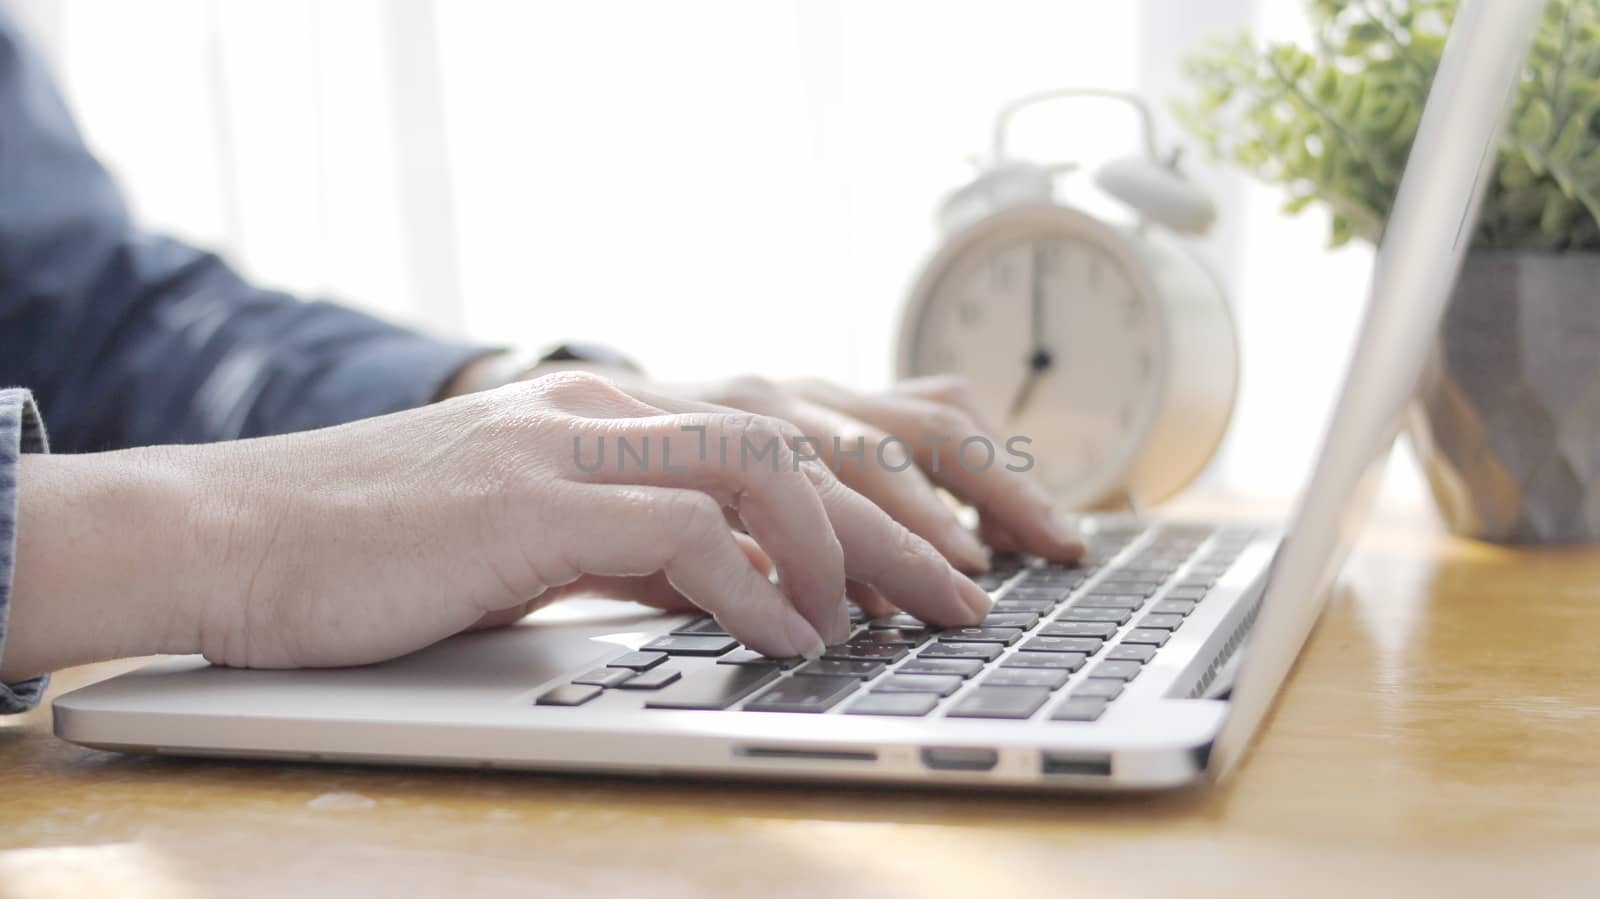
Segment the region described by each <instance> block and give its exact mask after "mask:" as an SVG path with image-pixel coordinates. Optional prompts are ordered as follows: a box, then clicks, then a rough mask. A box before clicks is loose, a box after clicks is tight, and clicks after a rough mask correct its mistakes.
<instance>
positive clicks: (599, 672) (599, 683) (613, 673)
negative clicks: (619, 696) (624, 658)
mask: <svg viewBox="0 0 1600 899" xmlns="http://www.w3.org/2000/svg"><path fill="white" fill-rule="evenodd" d="M632 677H633V672H632V671H629V670H628V669H626V668H596V669H595V670H593V671H591V672H589V673H588V674H585V675H583V676H582V677H575V678H573V679H572V682H573V683H575V684H588V685H589V686H591V687H615V686H616V685H617V684H620V683H622V682H623V681H625V680H628V679H630V678H632Z"/></svg>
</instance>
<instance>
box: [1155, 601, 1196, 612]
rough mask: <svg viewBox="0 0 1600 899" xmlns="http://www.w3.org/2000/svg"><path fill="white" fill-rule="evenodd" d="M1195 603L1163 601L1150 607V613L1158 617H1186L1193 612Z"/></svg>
mask: <svg viewBox="0 0 1600 899" xmlns="http://www.w3.org/2000/svg"><path fill="white" fill-rule="evenodd" d="M1194 606H1195V603H1194V601H1193V600H1189V599H1163V600H1161V601H1160V602H1158V603H1156V604H1155V605H1153V606H1151V607H1150V611H1151V612H1154V613H1156V614H1159V615H1187V614H1189V613H1190V612H1193V611H1194Z"/></svg>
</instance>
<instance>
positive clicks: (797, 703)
mask: <svg viewBox="0 0 1600 899" xmlns="http://www.w3.org/2000/svg"><path fill="white" fill-rule="evenodd" d="M1250 539H1251V533H1250V532H1249V531H1248V530H1244V529H1237V528H1222V529H1218V528H1212V527H1209V526H1201V525H1152V526H1143V525H1136V526H1113V527H1102V528H1101V529H1100V530H1098V531H1096V532H1095V533H1094V534H1093V535H1091V536H1090V538H1089V540H1088V545H1089V551H1088V553H1087V554H1086V555H1085V557H1084V560H1083V561H1082V562H1080V563H1077V564H1072V565H1062V564H1046V563H1043V562H1042V561H1040V560H1030V559H1025V558H1022V557H1019V556H996V557H995V559H994V561H993V565H992V567H991V570H990V571H988V572H987V573H985V574H983V575H980V576H979V577H977V578H976V581H977V582H978V584H979V586H981V587H983V588H984V589H985V590H988V591H989V593H990V595H991V596H994V597H995V600H996V601H995V605H994V608H993V609H992V610H991V611H990V613H989V616H988V617H987V618H986V619H985V620H984V621H983V623H982V624H980V625H977V626H974V627H964V628H950V629H939V628H935V627H930V626H928V625H926V624H923V623H922V622H920V621H918V620H917V619H915V618H913V617H911V616H910V615H907V614H904V613H902V614H897V615H894V616H891V617H889V618H884V619H880V620H870V621H869V620H866V618H865V616H864V615H863V614H862V613H861V610H860V609H859V608H856V607H854V606H852V607H851V620H852V622H853V624H854V629H853V632H852V634H851V636H850V638H849V639H848V640H846V641H844V642H843V643H840V644H838V645H836V646H830V647H828V648H827V650H826V651H825V652H824V654H823V656H822V658H820V659H815V660H812V661H803V660H800V659H770V658H767V657H765V656H762V655H759V654H757V653H754V652H751V651H750V650H748V649H745V648H744V647H742V646H740V645H739V643H738V641H737V640H735V639H734V638H732V637H730V636H729V635H728V634H727V633H726V632H725V631H723V630H722V628H721V626H720V625H718V624H717V622H716V620H715V619H712V618H700V619H697V620H695V621H692V622H689V623H687V624H684V625H683V626H681V627H679V628H677V629H675V630H674V631H673V632H672V633H671V634H668V635H665V636H661V637H657V638H656V639H654V640H652V641H650V642H649V643H646V644H645V645H644V646H642V647H640V649H639V650H638V651H636V652H629V653H626V654H624V655H622V656H619V657H618V658H616V659H613V660H611V661H610V662H608V663H607V664H606V665H605V666H604V667H602V668H598V669H596V670H594V671H590V672H587V673H585V674H583V675H581V676H579V677H576V678H573V679H572V680H571V681H570V682H568V683H564V684H561V685H559V686H557V687H555V688H553V689H550V690H547V691H545V692H544V693H542V694H541V695H540V696H539V697H538V699H537V700H536V702H537V704H538V705H542V706H563V707H578V706H582V705H584V704H586V703H588V702H591V701H593V700H594V699H596V698H598V697H599V696H601V695H602V694H603V693H605V692H606V691H608V690H620V691H627V692H629V693H635V694H639V695H642V696H643V697H644V706H645V707H646V708H650V709H697V710H728V709H734V708H738V709H740V710H743V711H749V712H779V713H791V714H792V713H820V712H829V711H834V710H838V711H839V712H841V713H843V714H846V715H871V716H888V717H896V718H921V717H928V716H944V717H947V718H972V719H1005V720H1026V719H1032V718H1035V717H1041V718H1044V719H1048V720H1051V721H1066V722H1089V721H1095V720H1097V719H1099V718H1100V716H1101V715H1102V714H1104V713H1105V710H1106V708H1107V707H1108V706H1110V705H1111V704H1112V703H1114V702H1115V701H1116V700H1117V698H1118V697H1119V696H1120V695H1121V694H1122V692H1123V689H1124V688H1125V686H1126V685H1127V684H1128V682H1130V681H1132V680H1134V679H1135V678H1137V677H1138V676H1139V674H1140V673H1141V671H1143V669H1144V666H1146V665H1147V664H1149V663H1150V662H1151V661H1152V660H1154V659H1156V658H1157V657H1158V656H1159V654H1160V652H1161V648H1162V647H1163V646H1164V645H1166V642H1167V640H1168V639H1169V638H1170V637H1171V636H1172V634H1173V633H1174V632H1176V631H1177V630H1179V629H1180V628H1182V627H1183V623H1184V621H1185V620H1186V619H1187V617H1188V616H1189V614H1190V613H1191V612H1193V611H1194V609H1195V607H1196V606H1197V605H1198V604H1199V603H1201V602H1203V601H1204V600H1205V597H1206V595H1207V592H1208V591H1209V590H1210V589H1211V587H1212V586H1213V585H1214V584H1215V583H1216V582H1217V580H1218V579H1219V578H1220V577H1221V576H1222V575H1223V574H1224V573H1225V572H1226V571H1227V569H1228V568H1229V566H1231V565H1232V564H1233V562H1234V561H1235V560H1236V559H1237V558H1238V555H1239V553H1240V552H1241V551H1243V549H1244V548H1245V547H1246V546H1247V545H1248V544H1249V542H1250ZM689 659H705V660H710V659H715V661H716V664H714V665H704V664H701V665H698V666H694V665H692V664H686V660H689Z"/></svg>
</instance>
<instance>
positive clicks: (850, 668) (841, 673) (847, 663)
mask: <svg viewBox="0 0 1600 899" xmlns="http://www.w3.org/2000/svg"><path fill="white" fill-rule="evenodd" d="M883 669H884V664H883V663H882V662H870V661H867V660H865V659H817V660H816V661H814V662H807V663H806V664H804V665H802V666H800V667H799V668H797V669H795V672H794V673H795V674H796V675H801V676H805V677H853V678H855V679H856V680H870V679H871V678H874V677H877V676H878V673H879V672H881V671H883Z"/></svg>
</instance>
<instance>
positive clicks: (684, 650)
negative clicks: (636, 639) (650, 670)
mask: <svg viewBox="0 0 1600 899" xmlns="http://www.w3.org/2000/svg"><path fill="white" fill-rule="evenodd" d="M738 645H739V641H737V640H735V639H733V638H732V637H679V636H676V635H673V636H667V637H657V638H655V639H654V640H651V641H650V642H649V643H646V644H645V645H644V646H643V647H641V648H642V649H644V650H645V651H646V652H664V653H666V654H668V655H674V656H720V655H722V654H723V653H725V652H727V651H728V650H730V649H732V648H734V647H735V646H738Z"/></svg>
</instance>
